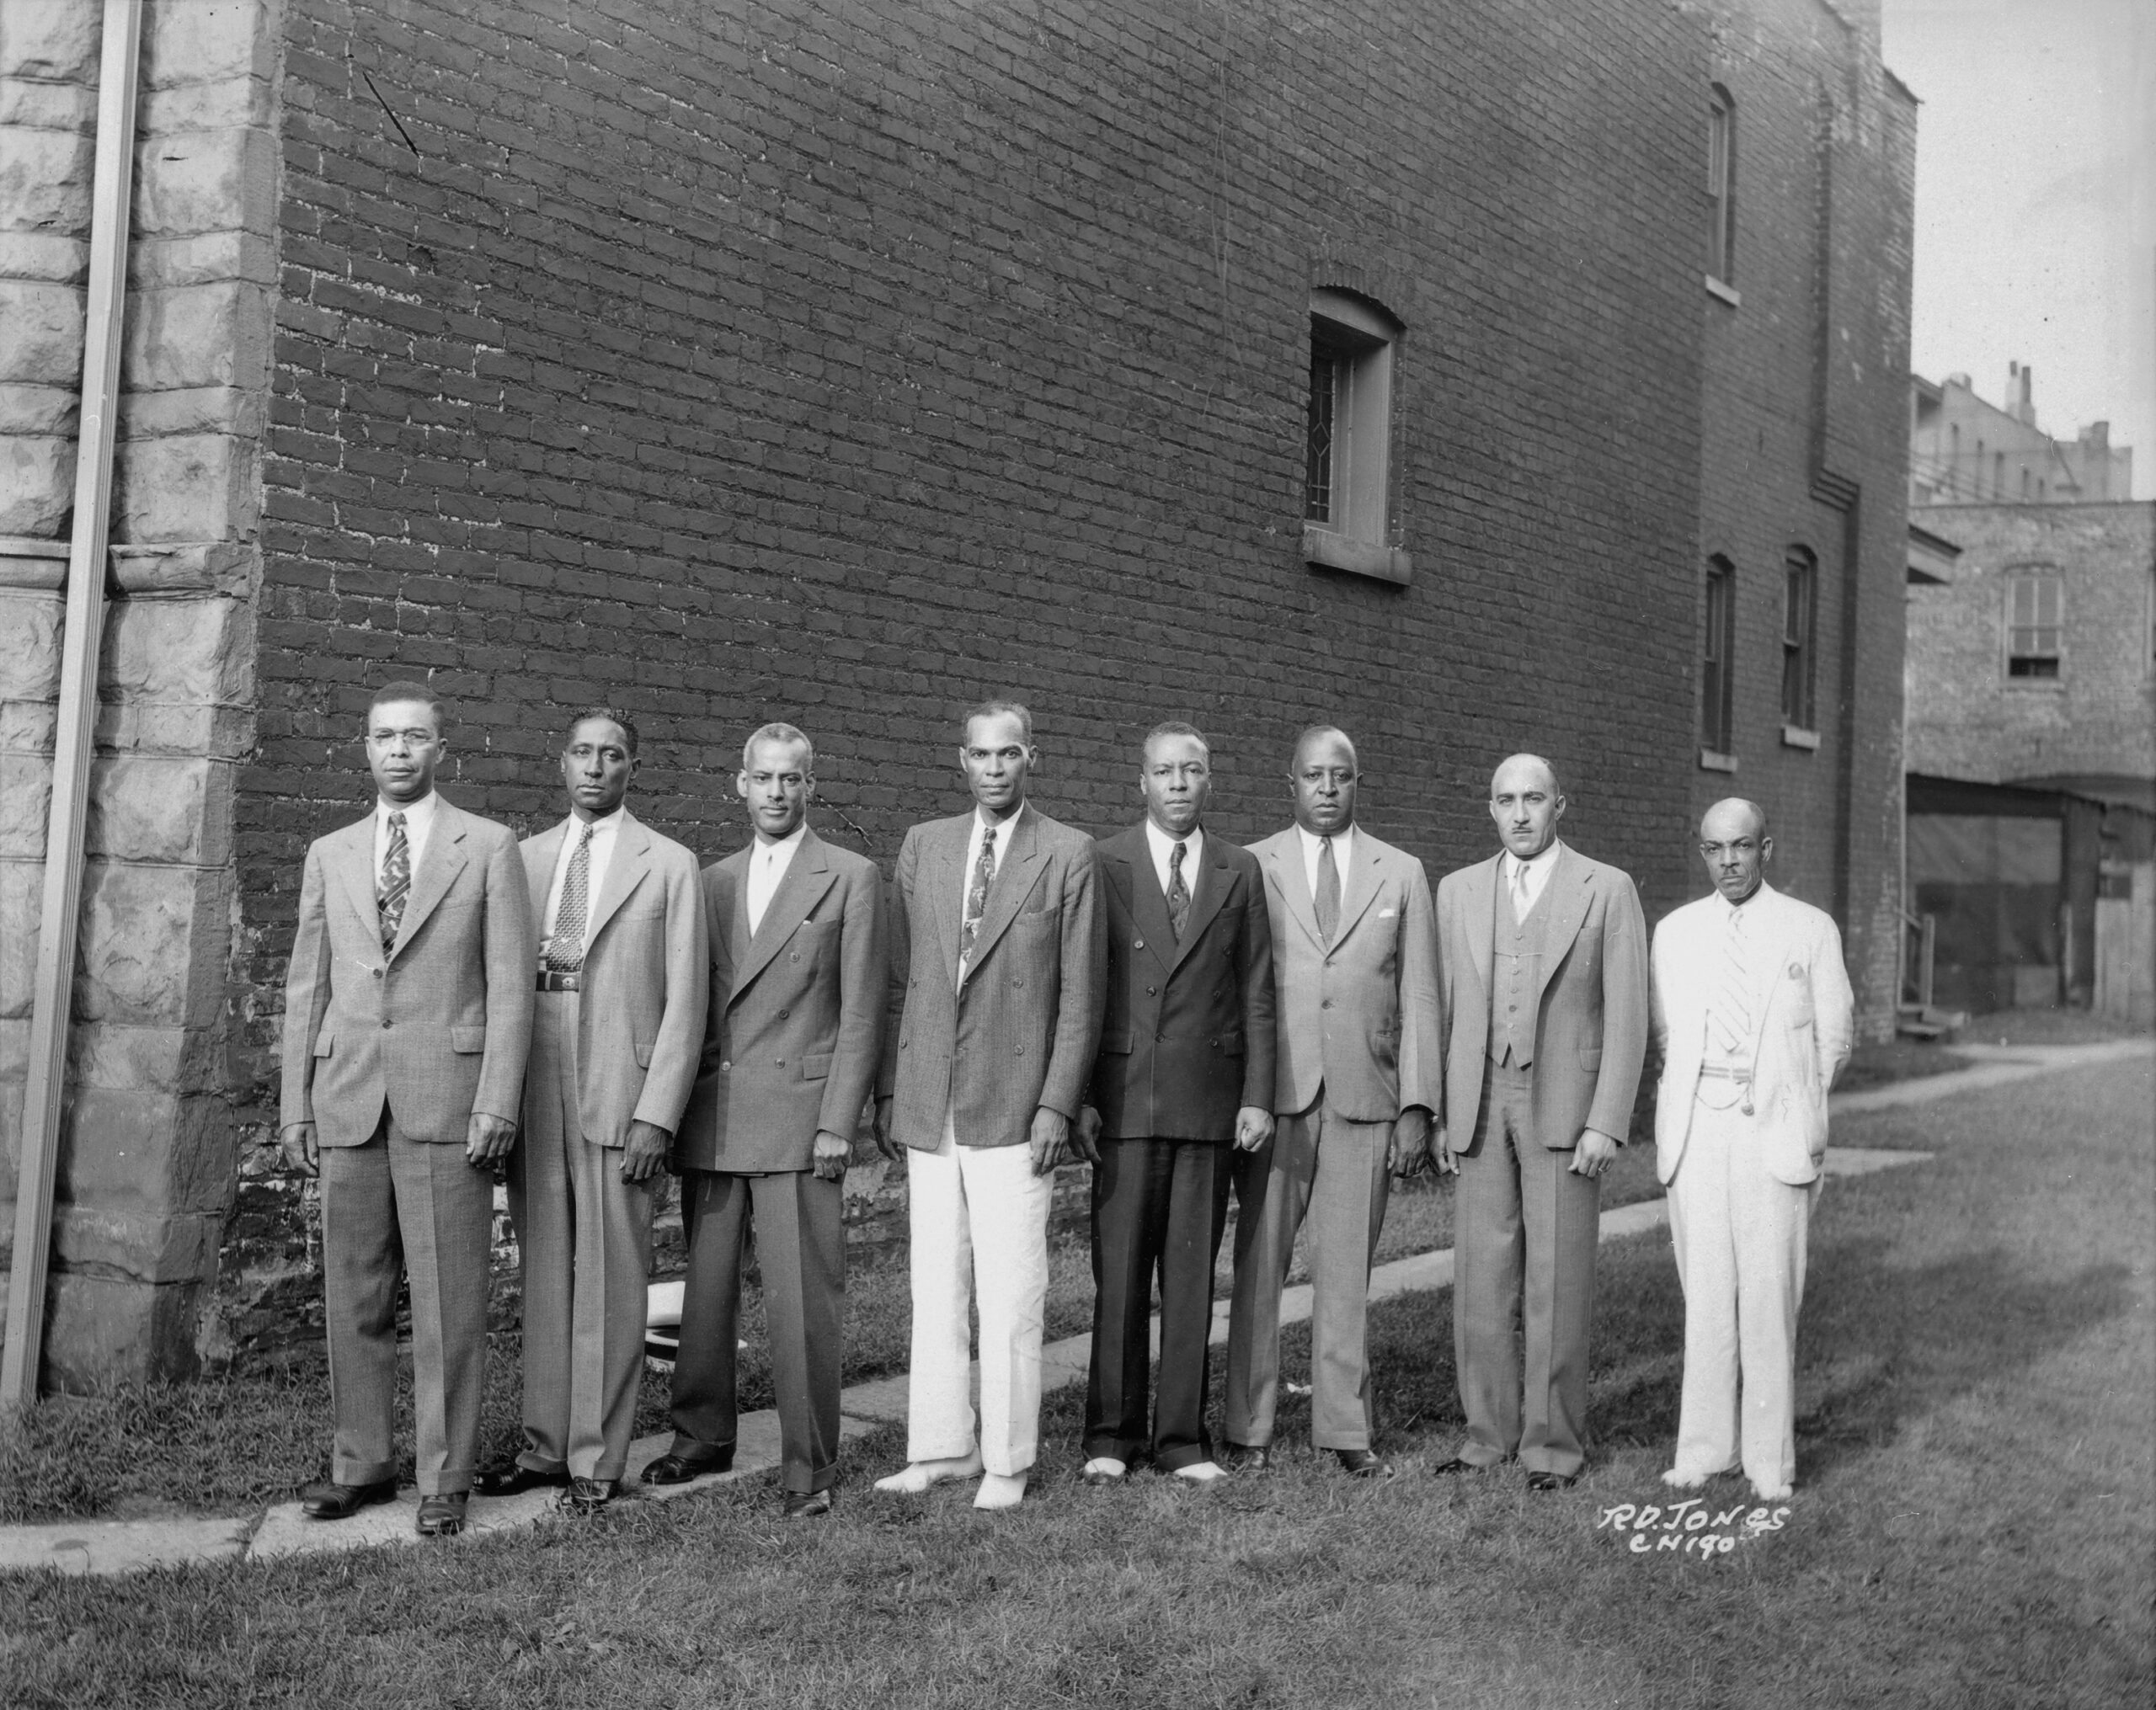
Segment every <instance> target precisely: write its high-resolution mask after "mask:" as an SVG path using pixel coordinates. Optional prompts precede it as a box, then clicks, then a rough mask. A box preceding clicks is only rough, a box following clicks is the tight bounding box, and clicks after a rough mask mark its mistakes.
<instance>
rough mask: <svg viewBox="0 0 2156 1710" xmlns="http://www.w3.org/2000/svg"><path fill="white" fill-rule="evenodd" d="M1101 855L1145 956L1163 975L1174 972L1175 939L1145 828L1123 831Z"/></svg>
mask: <svg viewBox="0 0 2156 1710" xmlns="http://www.w3.org/2000/svg"><path fill="white" fill-rule="evenodd" d="M1105 854H1106V855H1107V859H1106V860H1105V861H1103V862H1102V865H1103V866H1105V867H1106V868H1107V871H1108V882H1109V883H1110V884H1112V885H1113V886H1114V887H1116V888H1117V889H1118V890H1119V891H1121V892H1123V901H1124V902H1125V903H1129V905H1130V919H1131V923H1132V924H1134V926H1136V927H1137V929H1138V935H1139V938H1141V939H1143V940H1145V949H1146V952H1147V953H1148V954H1149V955H1150V956H1152V958H1153V960H1154V961H1155V962H1158V963H1160V965H1161V971H1162V972H1174V969H1175V965H1176V960H1177V956H1176V935H1175V931H1174V929H1172V928H1171V926H1170V925H1169V924H1168V899H1167V898H1166V897H1164V896H1162V895H1161V882H1160V881H1159V880H1158V879H1157V878H1155V876H1154V875H1153V851H1152V850H1151V849H1150V848H1149V847H1148V846H1147V845H1146V842H1145V827H1144V826H1142V825H1140V826H1139V827H1138V828H1136V829H1134V830H1132V831H1126V832H1125V833H1123V835H1122V836H1120V837H1118V838H1117V839H1115V840H1114V841H1113V843H1111V844H1109V845H1108V846H1107V850H1106V851H1105ZM1192 918H1193V919H1196V916H1195V915H1194V914H1193V917H1192Z"/></svg>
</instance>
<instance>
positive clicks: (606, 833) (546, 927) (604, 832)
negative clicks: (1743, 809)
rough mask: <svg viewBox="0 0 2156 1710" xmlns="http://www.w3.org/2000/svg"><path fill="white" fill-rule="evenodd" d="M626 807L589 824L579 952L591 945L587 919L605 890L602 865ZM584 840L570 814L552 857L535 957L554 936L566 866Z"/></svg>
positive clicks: (578, 823) (580, 827)
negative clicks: (558, 850) (588, 860)
mask: <svg viewBox="0 0 2156 1710" xmlns="http://www.w3.org/2000/svg"><path fill="white" fill-rule="evenodd" d="M628 811H629V810H628V809H627V807H616V809H615V810H614V811H613V812H611V813H610V814H608V815H607V816H606V818H604V819H595V820H593V821H592V822H591V871H590V876H589V881H588V882H587V883H586V885H585V887H584V942H583V943H582V944H580V945H579V946H577V948H578V950H579V951H585V950H588V949H590V946H591V917H592V916H593V915H595V914H597V913H598V912H599V898H600V896H601V895H602V894H604V892H605V891H606V863H607V860H609V859H610V858H611V856H612V855H613V853H614V842H615V839H616V836H617V835H618V834H620V832H621V829H622V820H623V819H624V818H626V817H627V814H628ZM583 839H584V822H583V821H582V820H580V819H579V818H576V817H575V816H574V814H572V815H571V816H570V818H569V823H568V827H567V828H565V829H564V830H563V833H562V852H561V853H560V854H559V855H557V856H555V857H554V876H553V880H552V882H551V883H550V884H548V886H547V912H546V914H544V915H542V917H541V924H540V928H539V954H540V955H541V956H542V957H543V956H545V955H546V954H547V940H549V939H551V938H552V937H553V935H554V921H555V918H556V917H557V916H558V915H559V914H560V913H561V909H562V885H563V881H565V880H566V879H567V878H568V876H569V863H570V862H571V861H572V860H575V859H576V846H577V844H579V843H580V842H582V841H583Z"/></svg>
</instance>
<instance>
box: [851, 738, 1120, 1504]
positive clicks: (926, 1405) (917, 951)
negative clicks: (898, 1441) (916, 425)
mask: <svg viewBox="0 0 2156 1710" xmlns="http://www.w3.org/2000/svg"><path fill="white" fill-rule="evenodd" d="M1039 759H1040V751H1039V750H1038V748H1035V747H1034V746H1033V717H1032V715H1031V714H1029V713H1028V712H1027V711H1026V709H1025V708H1024V707H1022V706H1018V705H1017V704H1016V703H1014V702H1011V701H989V702H986V703H985V704H984V705H982V706H977V707H975V708H974V710H973V711H972V712H971V713H969V715H968V716H967V718H966V723H965V741H964V743H963V745H962V746H961V748H960V749H959V751H958V763H959V765H960V766H961V768H962V769H963V771H964V774H965V777H966V781H967V783H968V784H969V786H971V788H972V790H973V794H974V809H973V811H972V812H969V813H966V814H963V815H962V816H961V817H959V818H956V819H939V820H935V821H931V823H927V824H925V825H916V826H915V827H914V828H912V829H911V830H910V831H909V832H908V833H907V834H906V839H905V845H904V847H902V848H901V849H900V850H899V866H898V875H897V879H896V885H897V891H898V894H897V898H896V900H895V903H894V907H893V908H892V911H891V957H890V966H891V979H892V1004H893V1009H894V1015H896V1018H897V1021H896V1025H895V1026H894V1027H893V1028H892V1029H891V1031H889V1032H888V1033H886V1035H885V1036H884V1042H883V1063H882V1067H881V1068H880V1069H879V1071H878V1077H877V1104H876V1138H877V1143H878V1145H880V1146H881V1147H882V1148H883V1152H884V1154H885V1155H886V1156H887V1157H889V1158H892V1159H896V1158H897V1156H898V1155H899V1148H901V1147H904V1148H908V1150H907V1156H908V1158H909V1159H910V1162H909V1164H908V1166H907V1189H908V1191H907V1196H906V1203H907V1216H908V1219H909V1225H910V1230H911V1234H912V1240H911V1253H912V1276H913V1371H912V1374H911V1377H910V1382H909V1387H908V1397H909V1400H908V1406H907V1421H906V1460H907V1465H906V1467H905V1470H904V1471H902V1472H899V1473H894V1474H892V1475H891V1476H890V1477H889V1478H883V1479H879V1480H878V1483H877V1489H879V1490H896V1491H903V1492H909V1493H911V1492H919V1491H922V1490H926V1489H928V1488H929V1487H930V1486H931V1484H937V1483H940V1482H942V1480H944V1479H947V1478H970V1477H972V1476H973V1475H974V1474H975V1473H981V1474H982V1475H983V1476H982V1478H981V1481H980V1487H979V1489H978V1490H977V1491H976V1492H975V1494H974V1506H975V1507H977V1508H995V1509H1000V1508H1010V1507H1013V1506H1015V1505H1017V1503H1018V1502H1019V1501H1020V1500H1022V1498H1023V1497H1024V1495H1025V1494H1026V1478H1027V1473H1028V1472H1029V1471H1030V1470H1031V1468H1032V1467H1033V1458H1034V1455H1035V1453H1036V1452H1037V1450H1038V1446H1039V1437H1040V1398H1041V1325H1042V1321H1043V1312H1044V1309H1045V1306H1046V1302H1047V1297H1048V1217H1049V1207H1050V1203H1051V1201H1052V1200H1053V1199H1054V1185H1055V1168H1056V1165H1057V1164H1060V1163H1061V1162H1062V1161H1063V1159H1064V1157H1065V1151H1066V1148H1068V1147H1069V1145H1070V1140H1071V1125H1072V1122H1073V1120H1074V1119H1075V1116H1077V1114H1078V1111H1079V1108H1080V1106H1081V1103H1082V1101H1083V1098H1084V1095H1085V1089H1086V1078H1087V1076H1088V1075H1089V1074H1090V1073H1091V1070H1092V1067H1093V1054H1094V1051H1095V1049H1096V1048H1097V1047H1098V1045H1099V1044H1100V1039H1101V1004H1102V979H1103V977H1104V968H1105V965H1106V962H1107V943H1106V940H1105V938H1104V937H1103V930H1104V927H1103V923H1104V919H1105V916H1104V914H1103V912H1102V908H1101V906H1100V900H1099V895H1098V888H1097V884H1096V882H1095V862H1094V859H1093V840H1092V839H1091V838H1090V837H1087V836H1086V834H1084V833H1083V832H1080V831H1073V830H1071V829H1070V828H1069V827H1068V826H1064V825H1059V824H1058V823H1056V822H1055V821H1054V820H1053V819H1050V818H1048V817H1047V816H1045V815H1044V814H1043V813H1042V812H1039V810H1038V809H1037V808H1034V807H1029V806H1027V802H1026V783H1027V779H1028V778H1029V777H1030V776H1031V775H1032V774H1033V771H1034V770H1035V769H1036V768H1037V766H1038V764H1039ZM1088 1155H1089V1156H1090V1155H1091V1153H1089V1154H1088ZM969 1254H970V1256H971V1265H970V1266H969V1264H968V1257H969ZM969 1297H977V1298H978V1300H979V1307H980V1371H981V1377H980V1417H979V1430H978V1432H976V1430H975V1419H974V1409H973V1404H972V1401H971V1399H970V1396H969V1370H970V1362H969V1360H968V1359H967V1357H966V1356H967V1344H968V1341H969V1334H968V1324H967V1312H968V1307H969Z"/></svg>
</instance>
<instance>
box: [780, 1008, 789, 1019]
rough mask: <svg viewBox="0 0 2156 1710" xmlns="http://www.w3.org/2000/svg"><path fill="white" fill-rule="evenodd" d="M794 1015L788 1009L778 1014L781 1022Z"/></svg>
mask: <svg viewBox="0 0 2156 1710" xmlns="http://www.w3.org/2000/svg"><path fill="white" fill-rule="evenodd" d="M791 1014H792V1011H791V1010H788V1009H782V1010H780V1011H779V1012H778V1019H779V1020H782V1021H783V1020H786V1018H787V1016H788V1015H791Z"/></svg>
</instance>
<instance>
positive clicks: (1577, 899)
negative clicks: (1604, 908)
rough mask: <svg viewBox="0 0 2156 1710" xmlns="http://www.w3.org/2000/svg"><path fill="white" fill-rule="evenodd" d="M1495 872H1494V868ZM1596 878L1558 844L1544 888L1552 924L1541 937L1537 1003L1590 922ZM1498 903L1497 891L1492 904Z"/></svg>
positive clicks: (1536, 993)
mask: <svg viewBox="0 0 2156 1710" xmlns="http://www.w3.org/2000/svg"><path fill="white" fill-rule="evenodd" d="M1493 871H1494V869H1493ZM1592 876H1593V875H1592V873H1591V872H1590V871H1589V870H1588V868H1587V867H1585V866H1582V864H1581V862H1580V860H1579V858H1578V857H1577V855H1574V854H1573V853H1572V849H1571V847H1570V846H1569V845H1568V844H1563V843H1560V844H1558V845H1557V870H1556V871H1555V872H1553V873H1551V874H1550V882H1549V883H1548V884H1546V885H1545V886H1544V887H1542V898H1541V905H1542V907H1544V908H1547V909H1549V910H1550V921H1549V924H1548V926H1547V928H1546V929H1545V930H1544V933H1543V937H1542V968H1541V973H1540V978H1538V979H1537V980H1536V982H1535V986H1534V1001H1535V1002H1536V1003H1538V1004H1540V1002H1541V1001H1542V994H1543V991H1544V990H1545V988H1547V987H1548V985H1549V983H1550V976H1551V975H1552V974H1554V973H1556V971H1557V969H1558V967H1559V966H1560V965H1561V963H1562V962H1564V960H1565V957H1566V956H1567V955H1569V954H1570V953H1571V951H1572V940H1574V939H1575V938H1577V937H1578V936H1579V935H1580V928H1581V927H1582V925H1584V924H1586V922H1587V909H1588V903H1589V901H1591V900H1592V898H1590V895H1589V890H1590V885H1589V881H1590V879H1591V878H1592ZM1496 902H1497V898H1496V895H1495V892H1492V897H1491V903H1492V906H1493V907H1494V906H1495V904H1496Z"/></svg>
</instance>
